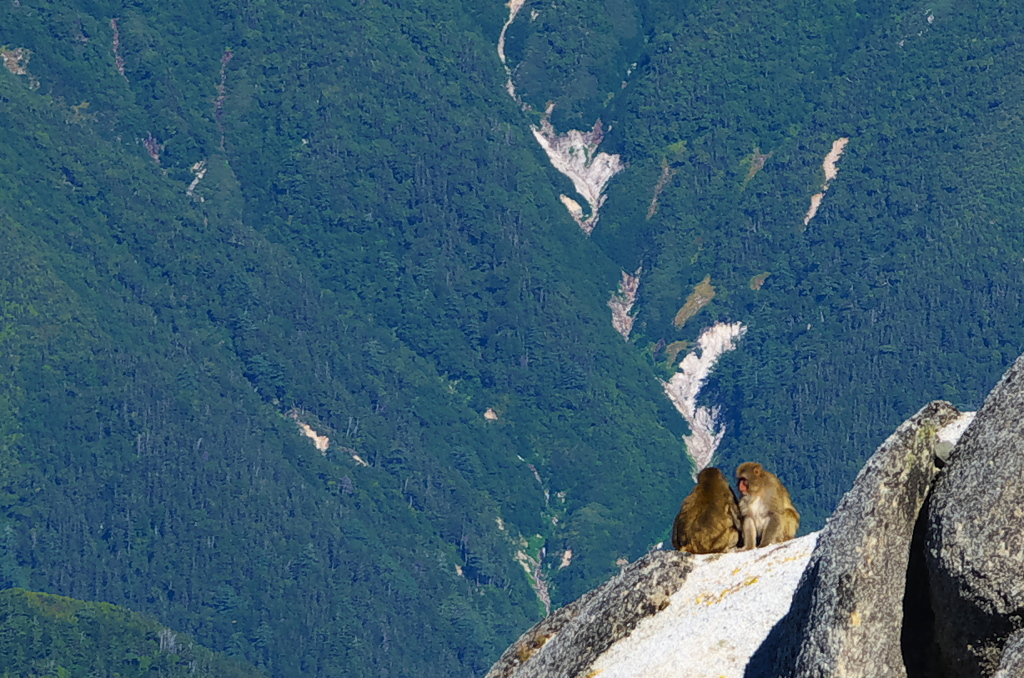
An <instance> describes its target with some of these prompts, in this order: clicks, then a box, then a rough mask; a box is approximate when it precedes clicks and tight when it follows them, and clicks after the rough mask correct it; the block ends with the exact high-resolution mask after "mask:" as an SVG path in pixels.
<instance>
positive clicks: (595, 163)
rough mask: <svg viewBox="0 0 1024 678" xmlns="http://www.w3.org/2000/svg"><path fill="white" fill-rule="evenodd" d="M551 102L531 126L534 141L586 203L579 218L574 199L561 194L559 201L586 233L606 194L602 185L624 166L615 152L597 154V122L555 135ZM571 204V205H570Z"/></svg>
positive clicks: (599, 131) (601, 136)
mask: <svg viewBox="0 0 1024 678" xmlns="http://www.w3.org/2000/svg"><path fill="white" fill-rule="evenodd" d="M552 110H554V104H549V105H548V108H547V110H546V111H545V112H544V117H543V118H542V119H541V121H540V127H535V126H531V127H530V130H531V131H532V132H533V136H534V138H535V139H536V140H537V143H538V144H540V146H541V148H543V149H544V152H545V153H546V154H547V156H548V160H550V161H551V164H552V166H553V167H554V168H555V169H556V170H558V171H559V172H561V173H562V174H564V175H565V176H567V177H569V180H570V181H572V185H573V187H574V188H575V189H576V192H577V193H579V194H580V195H581V196H583V198H584V199H585V200H586V201H587V204H588V205H590V216H589V217H587V218H584V217H583V209H582V208H581V207H580V206H579V203H577V202H576V201H575V200H572V199H571V198H569V199H568V202H567V197H566V196H561V200H562V204H564V205H565V206H566V209H568V210H569V214H570V215H572V218H573V220H574V221H575V222H576V224H577V225H578V226H579V227H580V228H581V229H583V232H584V233H586V234H587V235H590V234H591V232H592V231H593V230H594V227H595V226H596V225H597V218H598V211H599V210H600V209H601V206H602V205H604V201H605V199H606V198H607V197H608V196H606V195H605V194H604V189H605V186H607V185H608V182H609V181H611V179H612V177H614V176H615V175H616V174H618V173H619V172H621V171H622V170H623V169H625V165H623V164H622V161H621V160H620V159H619V156H618V155H609V154H608V153H598V152H597V147H598V146H600V145H601V141H602V139H604V131H603V127H602V126H601V121H600V120H598V121H597V122H596V123H594V127H593V129H591V130H590V131H589V132H581V131H580V130H575V129H574V130H569V131H568V132H566V133H565V134H558V133H556V132H555V128H554V127H553V126H552V125H551V121H550V117H551V112H552ZM573 205H575V208H574V207H573Z"/></svg>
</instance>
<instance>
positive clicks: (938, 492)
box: [924, 357, 1024, 678]
mask: <svg viewBox="0 0 1024 678" xmlns="http://www.w3.org/2000/svg"><path fill="white" fill-rule="evenodd" d="M1021 478H1024V357H1021V358H1018V359H1017V361H1016V362H1015V363H1014V364H1013V365H1012V366H1011V367H1010V369H1009V370H1008V371H1007V372H1006V374H1005V375H1003V378H1002V380H1001V381H1000V382H999V384H997V385H996V387H995V389H993V391H992V392H991V393H990V394H989V396H988V398H986V399H985V404H984V405H983V406H982V408H981V410H979V411H978V414H977V416H976V418H975V420H974V422H973V423H972V424H971V426H970V427H969V428H968V429H967V431H966V432H965V433H964V435H963V437H962V438H961V439H960V441H959V443H958V444H957V445H956V447H955V448H954V449H953V451H952V455H951V457H950V460H949V465H948V466H947V467H946V468H945V469H944V470H943V472H942V474H941V475H940V477H939V478H938V479H937V480H936V483H935V489H934V491H933V495H932V497H931V499H930V501H929V507H928V510H927V529H926V533H925V540H926V548H925V554H924V555H925V560H926V564H927V576H928V582H929V590H930V596H931V603H932V610H934V615H935V621H934V630H933V632H934V639H933V648H934V651H935V652H936V653H937V657H938V662H937V664H938V666H937V669H936V671H937V673H936V674H935V675H943V676H946V677H947V678H959V677H961V676H963V677H967V676H970V677H974V676H991V675H992V674H993V673H995V672H996V670H997V669H998V668H999V665H1000V661H1001V657H1002V655H1003V654H1004V653H1003V646H1004V644H1006V641H1007V639H1008V638H1009V637H1010V636H1011V634H1013V633H1014V632H1015V631H1018V630H1020V629H1021V628H1022V627H1024V503H1022V502H1021V499H1020V487H1018V484H1017V480H1018V479H1021ZM1015 647H1016V646H1015ZM1017 675H1020V674H1017Z"/></svg>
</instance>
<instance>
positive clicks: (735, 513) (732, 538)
mask: <svg viewBox="0 0 1024 678" xmlns="http://www.w3.org/2000/svg"><path fill="white" fill-rule="evenodd" d="M739 540H740V513H739V508H738V507H737V505H736V494H735V493H734V492H733V491H732V487H731V486H730V485H729V481H728V480H726V479H725V474H724V473H722V472H721V471H720V470H718V469H717V468H706V469H704V470H703V471H701V472H700V474H699V475H698V476H697V487H695V488H693V492H691V493H690V494H689V496H688V497H686V499H684V500H683V505H682V506H681V507H680V508H679V515H677V516H676V520H675V522H674V523H673V524H672V546H673V547H675V548H676V550H678V551H689V552H690V553H722V552H724V551H727V550H728V549H731V548H735V547H736V544H738V543H739Z"/></svg>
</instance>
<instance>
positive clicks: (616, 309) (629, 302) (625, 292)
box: [608, 267, 643, 341]
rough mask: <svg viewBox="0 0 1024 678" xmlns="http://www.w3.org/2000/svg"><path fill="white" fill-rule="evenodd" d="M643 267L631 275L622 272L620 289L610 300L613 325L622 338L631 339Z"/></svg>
mask: <svg viewBox="0 0 1024 678" xmlns="http://www.w3.org/2000/svg"><path fill="white" fill-rule="evenodd" d="M641 272H643V268H642V267H641V268H638V269H636V273H634V274H633V275H630V274H628V273H626V272H625V271H623V272H622V280H621V281H619V291H618V292H616V293H614V294H612V297H611V299H609V300H608V308H610V309H611V310H612V327H614V328H615V331H616V332H618V333H619V334H621V335H622V338H623V339H625V340H626V341H629V333H630V332H632V331H633V320H634V318H633V316H631V315H630V312H631V311H632V310H633V304H635V303H636V294H637V292H638V291H639V290H640V273H641Z"/></svg>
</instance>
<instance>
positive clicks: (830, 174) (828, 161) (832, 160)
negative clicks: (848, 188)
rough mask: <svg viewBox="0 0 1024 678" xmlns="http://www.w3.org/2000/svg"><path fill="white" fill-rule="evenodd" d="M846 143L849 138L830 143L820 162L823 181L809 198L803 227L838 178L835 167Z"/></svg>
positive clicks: (812, 216)
mask: <svg viewBox="0 0 1024 678" xmlns="http://www.w3.org/2000/svg"><path fill="white" fill-rule="evenodd" d="M848 143H850V139H849V137H840V138H838V139H836V140H835V141H833V142H832V149H831V150H830V151H829V152H828V154H827V155H826V156H825V159H824V160H822V161H821V170H822V171H823V172H824V173H825V181H824V182H823V183H822V184H821V191H820V192H818V193H815V194H814V195H812V196H811V206H810V207H809V208H808V209H807V215H806V216H804V226H807V225H808V224H809V223H811V219H813V218H814V215H816V214H817V213H818V208H819V207H821V201H822V200H824V198H825V191H827V190H828V187H829V184H831V183H832V182H833V181H834V180H835V178H836V177H837V176H839V167H838V166H837V165H838V163H839V158H841V157H842V156H843V151H844V150H846V144H848Z"/></svg>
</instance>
